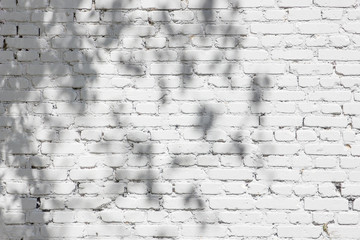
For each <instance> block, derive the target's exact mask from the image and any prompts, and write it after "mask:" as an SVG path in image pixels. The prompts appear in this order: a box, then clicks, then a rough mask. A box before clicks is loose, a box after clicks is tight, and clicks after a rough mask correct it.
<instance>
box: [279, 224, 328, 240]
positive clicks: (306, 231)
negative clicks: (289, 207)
mask: <svg viewBox="0 0 360 240" xmlns="http://www.w3.org/2000/svg"><path fill="white" fill-rule="evenodd" d="M277 229H278V235H279V237H290V238H291V237H304V238H318V237H320V235H321V233H322V229H321V227H317V226H306V225H305V226H302V225H298V226H292V225H281V226H279V227H278V228H277Z"/></svg>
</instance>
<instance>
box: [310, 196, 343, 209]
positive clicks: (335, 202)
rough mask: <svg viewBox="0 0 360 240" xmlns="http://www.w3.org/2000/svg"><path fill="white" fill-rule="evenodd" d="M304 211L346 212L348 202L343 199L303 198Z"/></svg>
mask: <svg viewBox="0 0 360 240" xmlns="http://www.w3.org/2000/svg"><path fill="white" fill-rule="evenodd" d="M304 203H305V207H304V208H305V209H306V210H328V211H334V210H347V209H348V201H347V200H346V199H345V198H305V200H304Z"/></svg>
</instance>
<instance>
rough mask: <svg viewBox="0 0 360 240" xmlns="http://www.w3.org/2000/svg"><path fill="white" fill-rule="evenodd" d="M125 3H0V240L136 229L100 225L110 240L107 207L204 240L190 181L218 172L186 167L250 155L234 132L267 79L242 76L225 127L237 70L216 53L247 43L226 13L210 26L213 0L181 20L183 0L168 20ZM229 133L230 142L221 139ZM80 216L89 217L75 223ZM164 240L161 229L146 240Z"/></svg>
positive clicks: (202, 209)
mask: <svg viewBox="0 0 360 240" xmlns="http://www.w3.org/2000/svg"><path fill="white" fill-rule="evenodd" d="M136 2H137V1H133V2H132V1H130V2H129V1H113V2H110V1H103V2H101V1H97V0H96V1H88V0H83V1H63V2H62V1H57V0H56V1H50V2H48V1H42V2H41V1H31V0H24V1H16V2H15V1H14V2H11V1H6V2H4V3H2V5H1V13H2V14H3V15H2V16H4V17H3V18H2V19H1V21H2V28H1V29H2V32H1V33H2V34H1V35H2V39H1V40H2V53H3V54H4V55H5V56H8V57H4V60H2V63H1V64H0V70H1V76H2V79H1V96H0V100H1V103H2V105H1V106H0V111H1V114H2V116H1V117H0V127H1V133H2V134H1V136H0V137H1V145H0V147H1V149H0V151H1V155H2V162H1V173H2V174H1V183H2V195H1V200H0V202H2V204H1V205H0V208H1V209H2V212H1V217H2V220H3V221H2V222H1V226H0V227H1V232H2V234H3V236H2V237H3V238H6V239H48V238H63V237H64V238H79V237H94V236H100V237H102V236H105V237H107V236H112V235H111V234H114V236H118V235H121V234H122V233H123V234H125V235H126V234H127V235H129V234H130V233H129V232H127V230H129V229H135V230H136V225H137V222H138V221H139V220H131V218H130V220H128V219H126V217H125V219H120V220H118V219H115V220H113V219H112V220H109V222H111V223H112V222H115V223H121V224H122V225H121V224H119V226H117V227H119V229H118V230H113V231H109V232H108V231H107V228H106V226H105V225H104V226H102V225H101V224H98V222H97V220H98V219H102V220H103V221H104V222H106V221H107V220H104V219H106V218H105V217H104V216H103V215H101V214H102V213H103V212H105V211H106V210H113V209H111V208H112V207H114V206H110V203H115V205H116V207H117V208H118V209H121V210H127V209H131V210H139V209H143V211H145V212H149V211H150V210H152V209H156V210H161V211H164V212H167V214H168V213H171V212H172V211H173V210H184V209H185V210H191V213H192V214H193V216H192V218H193V220H194V222H195V223H196V224H199V225H200V228H201V231H205V228H206V225H207V223H208V222H209V219H208V218H207V214H206V213H207V212H211V211H212V210H213V209H212V208H211V207H209V200H208V198H209V196H210V197H211V196H213V195H214V194H212V193H211V194H207V193H206V192H204V191H202V190H201V183H202V180H203V179H205V177H204V176H205V175H206V174H207V171H208V169H214V167H219V165H220V164H219V163H218V162H217V163H216V164H215V165H214V164H213V163H211V162H206V160H205V161H203V162H202V163H201V164H199V157H203V158H207V157H209V159H211V157H212V156H214V157H219V156H221V155H223V154H224V155H227V154H231V155H235V156H237V157H238V158H239V161H240V162H241V161H242V160H243V157H244V156H245V155H251V154H254V151H252V150H249V149H247V146H250V145H251V144H243V142H244V141H245V142H246V141H249V139H248V136H245V135H242V134H241V130H246V128H247V126H249V122H251V121H253V119H254V118H258V119H259V117H260V116H264V115H265V112H262V110H261V109H262V103H263V101H262V99H261V96H262V89H263V88H264V87H265V88H267V87H268V79H267V77H266V76H265V77H263V76H252V75H251V76H250V77H251V78H253V80H252V81H251V83H250V84H249V85H247V86H246V87H245V88H244V89H245V91H244V92H243V93H242V94H244V95H249V96H250V97H245V98H242V96H237V97H235V99H237V98H239V99H244V100H245V101H244V102H246V105H247V108H248V109H250V110H249V111H250V112H248V111H245V112H241V111H238V110H237V109H235V110H233V112H231V113H235V115H234V118H232V117H231V116H230V115H229V114H228V113H229V112H228V110H227V107H226V104H227V100H229V99H230V98H228V96H226V94H228V93H230V92H231V91H232V90H233V89H232V88H237V87H234V86H233V85H232V80H233V79H234V78H238V75H239V74H240V72H241V71H240V67H241V61H242V60H241V56H240V54H239V53H236V54H233V53H231V54H230V53H228V52H227V48H230V49H236V48H241V39H242V38H244V37H246V34H247V33H246V31H245V30H244V28H243V26H241V25H242V24H243V23H242V22H239V19H238V15H239V14H240V11H239V9H238V8H231V7H230V6H231V5H229V6H228V7H229V9H230V10H229V12H228V14H227V16H226V18H224V19H219V16H218V13H217V12H216V11H215V10H214V9H213V6H214V5H215V4H216V1H214V0H209V1H204V5H203V6H199V7H198V8H194V9H192V10H191V11H190V10H189V9H188V8H187V7H186V6H187V1H182V2H181V5H180V6H179V7H178V9H177V8H174V9H171V8H170V9H168V10H167V8H168V6H166V5H164V6H162V7H158V9H153V7H147V8H145V9H138V7H137V5H136ZM139 2H140V1H139ZM127 4H130V6H133V7H129V8H127ZM131 4H134V5H131ZM150 5H151V4H150ZM181 9H183V10H181ZM180 12H185V13H187V14H188V15H186V14H185V15H184V16H180ZM194 13H195V14H194ZM11 15H12V17H11ZM177 15H179V16H177ZM195 18H196V19H197V20H198V21H199V23H198V24H193V21H194V19H195ZM25 22H27V23H26V24H25ZM219 22H221V24H219ZM214 46H217V47H214ZM199 49H200V50H199ZM212 76H215V77H216V78H218V79H211V78H212ZM223 89H226V90H225V91H222V90H223ZM220 90H221V91H222V92H220ZM235 90H236V89H235ZM217 92H219V94H217ZM230 100H231V99H230ZM231 101H232V100H231ZM235 108H236V106H235ZM236 114H238V115H239V117H241V120H238V119H237V117H238V115H236ZM233 119H235V120H233ZM223 121H225V122H223ZM227 121H229V122H227ZM258 121H259V120H258ZM258 125H259V123H258V124H257V125H256V124H255V127H257V126H258ZM104 128H106V130H104ZM222 128H224V129H225V130H223V129H222ZM234 128H235V129H236V131H237V132H238V133H237V134H236V135H234V136H231V137H229V136H227V135H226V134H224V132H225V131H226V130H233V129H234ZM215 144H219V145H218V150H217V151H215V147H213V146H214V145H215ZM221 144H226V145H224V146H223V145H221ZM187 157H189V158H187ZM256 157H259V156H256ZM260 157H261V156H260ZM259 159H260V158H259ZM239 166H244V164H240V165H239ZM192 168H194V170H195V172H194V173H192ZM222 180H224V181H227V180H228V179H227V178H226V177H224V179H222ZM177 204H179V205H182V206H183V207H178V206H175V205H177ZM114 208H115V207H114ZM86 209H95V210H94V212H91V213H87V214H86V213H82V212H81V211H82V210H86ZM214 211H215V210H214ZM82 214H84V215H82ZM149 214H150V213H149ZM143 221H144V219H142V221H139V222H143ZM210 222H211V221H210ZM84 223H86V227H85V229H84V226H83V224H84ZM92 224H93V225H95V227H93V228H92ZM102 227H103V228H102ZM121 227H124V228H125V230H124V229H121ZM173 234H174V233H173V232H171V231H170V233H169V232H168V230H167V229H166V227H164V229H160V230H157V231H155V233H153V234H152V236H154V237H157V236H160V237H170V238H171V237H176V236H173ZM144 237H145V236H144Z"/></svg>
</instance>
